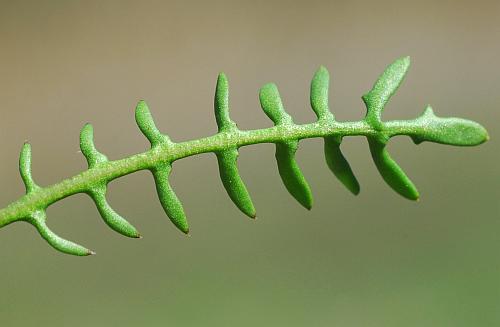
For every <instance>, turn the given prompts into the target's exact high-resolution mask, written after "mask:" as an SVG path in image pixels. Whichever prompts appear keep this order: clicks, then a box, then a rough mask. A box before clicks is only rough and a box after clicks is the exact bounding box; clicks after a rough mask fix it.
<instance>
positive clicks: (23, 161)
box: [19, 142, 39, 194]
mask: <svg viewBox="0 0 500 327" xmlns="http://www.w3.org/2000/svg"><path fill="white" fill-rule="evenodd" d="M19 172H20V173H21V179H22V180H23V182H24V186H25V187H26V194H28V193H31V192H33V191H34V190H36V189H38V188H39V187H38V185H36V183H35V182H34V181H33V177H32V176H31V145H30V144H29V143H27V142H26V143H24V144H23V147H22V149H21V154H20V155H19Z"/></svg>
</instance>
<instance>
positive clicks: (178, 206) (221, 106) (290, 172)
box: [0, 57, 488, 256]
mask: <svg viewBox="0 0 500 327" xmlns="http://www.w3.org/2000/svg"><path fill="white" fill-rule="evenodd" d="M409 66H410V58H409V57H403V58H400V59H397V60H396V61H394V62H393V63H392V64H391V65H389V66H388V67H387V68H386V69H385V71H384V72H383V73H382V74H381V75H380V77H379V78H378V79H377V81H376V82H375V84H374V86H373V88H372V89H371V90H370V91H369V92H368V93H366V94H365V95H364V96H363V97H362V99H363V101H364V103H365V105H366V108H367V113H366V116H365V118H364V119H362V120H360V121H354V122H339V121H336V120H335V117H334V115H333V114H332V113H331V112H330V109H329V105H328V98H329V97H328V92H329V83H330V75H329V73H328V70H327V69H326V68H325V67H323V66H320V68H319V69H318V70H317V71H316V73H315V74H314V77H313V79H312V81H311V88H310V102H311V108H312V110H313V111H314V113H315V114H316V116H317V121H315V122H313V123H309V124H303V125H298V124H295V123H294V122H293V119H292V117H291V116H290V115H289V114H288V113H286V111H285V109H284V106H283V103H282V101H281V97H280V94H279V92H278V88H277V87H276V85H275V84H272V83H269V84H266V85H264V86H263V87H262V88H261V90H260V93H259V99H260V103H261V107H262V109H263V110H264V112H265V114H266V115H267V116H268V117H269V118H270V119H271V120H272V121H273V123H274V125H275V126H274V127H271V128H264V129H258V130H250V131H241V130H239V129H238V126H237V125H236V123H235V122H233V121H232V120H231V118H230V115H229V83H228V80H227V77H226V75H225V74H223V73H221V74H219V76H218V79H217V85H216V89H215V97H214V113H215V120H216V123H217V127H218V132H217V133H216V134H215V135H213V136H209V137H205V138H202V139H198V140H192V141H186V142H181V143H175V142H172V141H171V140H170V138H169V137H168V136H167V135H165V134H162V133H161V132H160V130H159V129H158V128H157V127H156V124H155V122H154V119H153V116H152V114H151V111H150V110H149V107H148V105H147V104H146V102H145V101H143V100H141V101H139V103H138V104H137V106H136V109H135V119H136V122H137V125H138V127H139V129H140V131H141V132H142V133H143V134H144V136H145V137H146V138H147V139H148V140H149V142H150V143H151V148H150V149H149V150H147V151H146V152H143V153H139V154H136V155H132V156H130V157H127V158H124V159H120V160H116V161H110V160H108V158H107V157H106V156H105V155H104V154H102V153H100V152H99V151H98V150H97V148H96V147H95V144H94V133H93V128H92V125H90V124H86V125H85V126H84V127H83V128H82V131H81V133H80V148H81V150H82V153H83V155H84V156H85V158H86V159H87V163H88V169H87V170H85V171H83V172H82V173H80V174H78V175H76V176H73V177H71V178H68V179H66V180H63V181H61V182H59V183H56V184H54V185H50V186H45V187H40V186H38V185H37V184H36V183H35V181H34V180H33V177H32V173H31V146H30V144H29V143H25V144H24V145H23V147H22V149H21V154H20V157H19V171H20V174H21V178H22V180H23V182H24V184H25V186H26V194H25V195H24V196H22V197H21V198H19V199H18V200H17V201H14V202H12V203H11V204H10V205H8V206H7V207H5V208H3V209H0V227H3V226H6V225H8V224H11V223H13V222H16V221H25V222H28V223H30V224H31V225H33V226H34V227H35V228H36V229H37V230H38V232H39V233H40V235H41V236H42V238H44V239H45V240H46V241H47V242H48V243H49V244H50V245H51V246H53V247H54V248H55V249H57V250H59V251H61V252H63V253H68V254H72V255H77V256H86V255H90V254H94V252H93V251H91V250H88V249H87V248H85V247H83V246H81V245H78V244H76V243H73V242H71V241H68V240H65V239H63V238H61V237H60V236H58V235H56V234H55V233H54V232H53V231H51V230H50V229H49V227H48V226H47V223H46V221H47V216H46V209H47V207H49V206H50V205H52V204H53V203H55V202H57V201H60V200H62V199H64V198H66V197H68V196H71V195H73V194H77V193H86V194H88V195H89V196H90V197H91V198H92V199H93V200H94V203H95V205H96V207H97V209H98V211H99V213H100V214H101V216H102V218H103V220H104V221H105V223H106V224H107V225H108V226H109V227H110V228H111V229H113V230H115V231H116V232H118V233H121V234H123V235H125V236H128V237H132V238H139V237H140V234H139V232H138V231H137V229H136V228H135V227H134V226H132V225H131V224H130V223H129V222H128V221H127V220H126V219H125V218H123V217H121V216H120V215H119V214H118V213H117V212H116V211H115V210H114V209H113V208H112V207H111V206H110V205H109V203H108V202H107V200H106V192H107V185H108V183H109V182H110V181H112V180H114V179H116V178H119V177H121V176H125V175H127V174H131V173H133V172H136V171H139V170H149V171H150V172H151V173H152V175H153V178H154V181H155V184H156V190H157V193H158V198H159V200H160V203H161V205H162V207H163V209H164V211H165V213H166V214H167V216H168V217H169V218H170V220H171V221H172V223H173V224H174V225H175V226H176V227H177V228H178V229H180V230H181V231H182V232H184V233H186V234H187V233H189V225H188V222H187V218H186V214H185V212H184V208H183V206H182V203H181V202H180V200H179V198H178V197H177V195H176V194H175V192H174V190H173V188H172V187H171V185H170V183H169V177H170V173H171V171H172V163H173V162H174V161H177V160H180V159H182V158H186V157H189V156H194V155H197V154H201V153H209V152H211V153H214V154H215V155H216V158H217V162H218V165H219V174H220V178H221V181H222V184H223V186H224V188H225V189H226V191H227V193H228V195H229V198H230V199H231V200H232V201H233V202H234V204H235V205H236V206H237V207H238V208H239V209H240V210H241V211H242V212H243V213H245V214H246V215H247V216H249V217H251V218H254V217H255V207H254V205H253V203H252V200H251V198H250V194H249V191H248V189H247V187H246V186H245V184H244V182H243V180H242V178H241V176H240V173H239V171H238V166H237V159H238V150H239V148H240V147H242V146H248V145H253V144H258V143H274V144H275V145H276V155H275V157H276V161H277V164H278V171H279V174H280V176H281V179H282V181H283V184H284V185H285V187H286V189H287V190H288V192H289V193H290V194H291V195H292V196H293V197H294V198H295V199H296V200H297V201H298V202H299V203H300V204H301V205H302V206H304V207H305V208H307V209H311V207H312V204H313V197H312V193H311V189H310V187H309V185H308V183H307V181H306V179H305V177H304V175H303V173H302V172H301V170H300V168H299V165H298V163H297V161H296V159H295V154H296V152H297V149H298V146H299V142H300V141H301V140H302V139H307V138H316V137H320V138H323V140H324V155H325V159H326V163H327V166H328V167H329V169H330V170H331V171H332V172H333V174H334V175H335V176H336V177H337V178H338V179H339V180H340V181H341V182H342V184H344V185H345V186H346V188H347V189H348V190H349V191H351V192H352V193H353V194H358V193H359V190H360V187H359V183H358V181H357V179H356V177H355V176H354V174H353V172H352V169H351V166H350V165H349V163H348V161H347V159H346V158H345V156H344V155H343V153H342V151H341V149H340V148H341V143H342V140H343V138H344V137H348V136H358V135H359V136H365V137H366V138H367V139H368V144H369V148H370V152H371V155H372V158H373V161H374V163H375V166H376V167H377V169H378V171H379V173H380V175H381V176H382V178H383V179H384V181H385V182H386V183H387V184H388V185H389V186H390V187H391V188H392V189H393V190H395V191H396V192H397V193H399V194H400V195H402V196H403V197H405V198H407V199H410V200H417V199H418V197H419V193H418V191H417V188H416V187H415V185H414V183H413V182H412V181H411V180H410V179H409V178H408V176H407V175H406V173H405V172H404V171H403V169H402V168H401V167H400V166H399V165H398V164H397V163H396V161H395V160H394V159H393V158H392V157H391V156H390V154H389V152H388V151H387V144H388V142H389V140H390V138H391V137H393V136H396V135H406V136H409V137H411V138H412V139H413V141H414V142H415V143H416V144H420V143H422V142H424V141H428V142H435V143H441V144H449V145H458V146H474V145H478V144H481V143H483V142H485V141H487V140H488V133H487V131H486V129H485V128H484V127H483V126H481V125H480V124H478V123H476V122H473V121H470V120H466V119H461V118H441V117H437V116H436V115H435V114H434V112H433V110H432V109H431V107H430V106H428V107H427V109H426V110H425V111H424V113H423V114H422V115H421V116H420V117H417V118H416V119H413V120H394V121H387V122H384V121H382V117H381V116H382V112H383V110H384V108H385V106H386V104H387V103H388V101H389V100H390V98H391V97H392V96H393V95H394V94H395V92H396V91H397V89H398V87H399V86H400V84H401V83H402V81H403V79H404V77H405V75H406V73H407V71H408V68H409Z"/></svg>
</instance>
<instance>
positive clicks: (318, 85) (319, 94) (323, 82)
mask: <svg viewBox="0 0 500 327" xmlns="http://www.w3.org/2000/svg"><path fill="white" fill-rule="evenodd" d="M329 83H330V75H329V73H328V70H327V69H326V68H325V67H323V66H321V67H319V68H318V70H317V71H316V73H315V74H314V77H313V79H312V81H311V92H310V101H311V107H312V109H313V110H314V112H315V113H316V116H317V117H318V119H322V118H330V119H332V120H333V118H334V117H333V114H332V113H331V112H330V109H329V108H328V88H329Z"/></svg>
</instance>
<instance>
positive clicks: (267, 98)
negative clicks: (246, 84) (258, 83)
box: [259, 83, 292, 125]
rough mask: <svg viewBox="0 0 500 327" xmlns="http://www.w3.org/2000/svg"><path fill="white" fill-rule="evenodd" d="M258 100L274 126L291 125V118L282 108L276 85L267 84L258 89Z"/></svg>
mask: <svg viewBox="0 0 500 327" xmlns="http://www.w3.org/2000/svg"><path fill="white" fill-rule="evenodd" d="M259 100H260V105H261V107H262V109H263V110H264V112H265V113H266V115H267V116H268V117H269V118H270V119H271V120H272V121H273V122H274V124H275V125H282V124H285V125H288V124H291V123H292V117H290V115H289V114H287V113H286V112H285V109H284V108H283V103H282V102H281V97H280V94H279V91H278V87H277V86H276V84H273V83H269V84H266V85H264V86H263V87H262V88H261V89H260V92H259Z"/></svg>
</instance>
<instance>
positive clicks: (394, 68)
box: [362, 57, 410, 126]
mask: <svg viewBox="0 0 500 327" xmlns="http://www.w3.org/2000/svg"><path fill="white" fill-rule="evenodd" d="M409 67H410V57H403V58H400V59H397V60H396V61H394V62H393V63H392V64H390V65H389V66H388V67H387V68H386V69H385V70H384V72H383V73H382V75H380V77H379V78H378V79H377V81H376V82H375V85H373V88H372V89H371V90H370V91H369V92H368V93H367V94H365V95H363V97H362V99H363V101H364V102H365V104H366V108H367V113H366V121H367V122H368V123H369V124H371V125H373V126H378V125H379V124H380V116H381V114H382V111H383V110H384V107H385V105H386V104H387V102H388V101H389V99H390V98H391V96H392V95H393V94H394V93H395V92H396V90H397V89H398V87H399V85H400V84H401V82H402V81H403V79H404V77H405V75H406V72H407V71H408V68H409Z"/></svg>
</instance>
